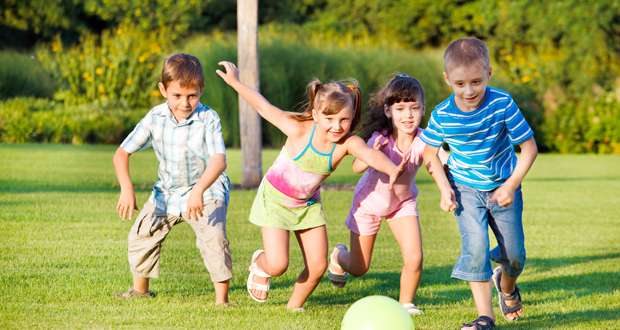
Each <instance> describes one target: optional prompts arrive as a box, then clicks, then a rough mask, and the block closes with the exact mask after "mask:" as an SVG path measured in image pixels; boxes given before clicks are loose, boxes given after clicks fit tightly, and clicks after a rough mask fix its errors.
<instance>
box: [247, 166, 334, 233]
mask: <svg viewBox="0 0 620 330" xmlns="http://www.w3.org/2000/svg"><path fill="white" fill-rule="evenodd" d="M291 205H293V206H291ZM250 222H251V223H253V224H255V225H257V226H261V227H276V228H282V229H286V230H303V229H308V228H314V227H319V226H323V225H325V224H327V218H326V217H325V212H324V211H323V204H322V203H321V198H320V195H319V198H318V199H316V200H315V199H310V200H307V201H301V200H298V199H294V198H290V197H288V196H286V195H284V194H283V193H281V192H280V191H278V190H277V189H276V188H274V187H273V186H272V185H271V183H269V181H267V180H266V179H265V178H263V181H262V182H261V184H260V186H259V187H258V192H257V194H256V198H255V199H254V204H253V205H252V211H251V212H250Z"/></svg>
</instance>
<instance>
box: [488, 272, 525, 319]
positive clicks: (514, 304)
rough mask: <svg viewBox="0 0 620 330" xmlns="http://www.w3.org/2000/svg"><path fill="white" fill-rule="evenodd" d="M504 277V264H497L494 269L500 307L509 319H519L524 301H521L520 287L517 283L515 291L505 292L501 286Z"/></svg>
mask: <svg viewBox="0 0 620 330" xmlns="http://www.w3.org/2000/svg"><path fill="white" fill-rule="evenodd" d="M501 279H502V266H497V267H495V269H493V276H492V280H493V284H494V285H495V289H497V293H498V298H499V308H500V310H501V312H502V315H504V318H505V319H506V320H507V321H514V320H516V319H518V318H519V317H520V316H521V314H522V313H523V302H522V301H521V293H520V292H519V288H518V287H517V285H516V284H515V288H514V291H513V292H512V293H511V294H505V293H504V292H502V286H501Z"/></svg>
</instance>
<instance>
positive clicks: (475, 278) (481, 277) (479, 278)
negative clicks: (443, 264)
mask: <svg viewBox="0 0 620 330" xmlns="http://www.w3.org/2000/svg"><path fill="white" fill-rule="evenodd" d="M491 275H493V274H492V273H488V274H487V273H464V272H461V271H458V270H452V275H450V277H452V278H455V279H458V280H463V281H468V282H483V281H486V280H489V279H490V278H491Z"/></svg>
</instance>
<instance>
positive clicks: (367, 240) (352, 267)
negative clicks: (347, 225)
mask: <svg viewBox="0 0 620 330" xmlns="http://www.w3.org/2000/svg"><path fill="white" fill-rule="evenodd" d="M376 238H377V234H374V235H368V236H366V235H364V236H362V235H358V234H356V233H354V232H351V240H350V243H349V245H350V246H349V251H345V250H342V249H339V250H337V252H336V253H337V254H336V255H335V256H334V257H335V258H334V261H336V262H338V265H339V266H340V267H342V269H337V268H336V267H333V266H330V270H331V271H332V273H336V274H343V273H344V272H347V273H349V274H351V276H355V277H360V276H362V275H364V274H366V272H368V269H369V268H370V260H371V258H372V249H373V248H374V247H375V239H376Z"/></svg>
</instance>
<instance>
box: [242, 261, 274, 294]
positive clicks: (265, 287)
mask: <svg viewBox="0 0 620 330" xmlns="http://www.w3.org/2000/svg"><path fill="white" fill-rule="evenodd" d="M264 252H265V250H256V251H254V254H253V255H252V263H251V264H250V275H249V276H248V283H247V287H248V293H249V294H250V297H252V299H254V300H256V301H258V302H265V301H267V298H265V299H260V298H258V297H256V296H254V295H253V294H252V291H250V290H260V291H265V292H267V295H269V286H270V285H271V276H270V275H269V274H267V273H265V272H264V271H263V270H262V269H260V268H258V265H257V264H256V259H258V256H259V255H260V254H261V253H264ZM254 275H256V276H258V277H263V278H267V279H269V280H268V281H267V284H259V283H256V282H254Z"/></svg>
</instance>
